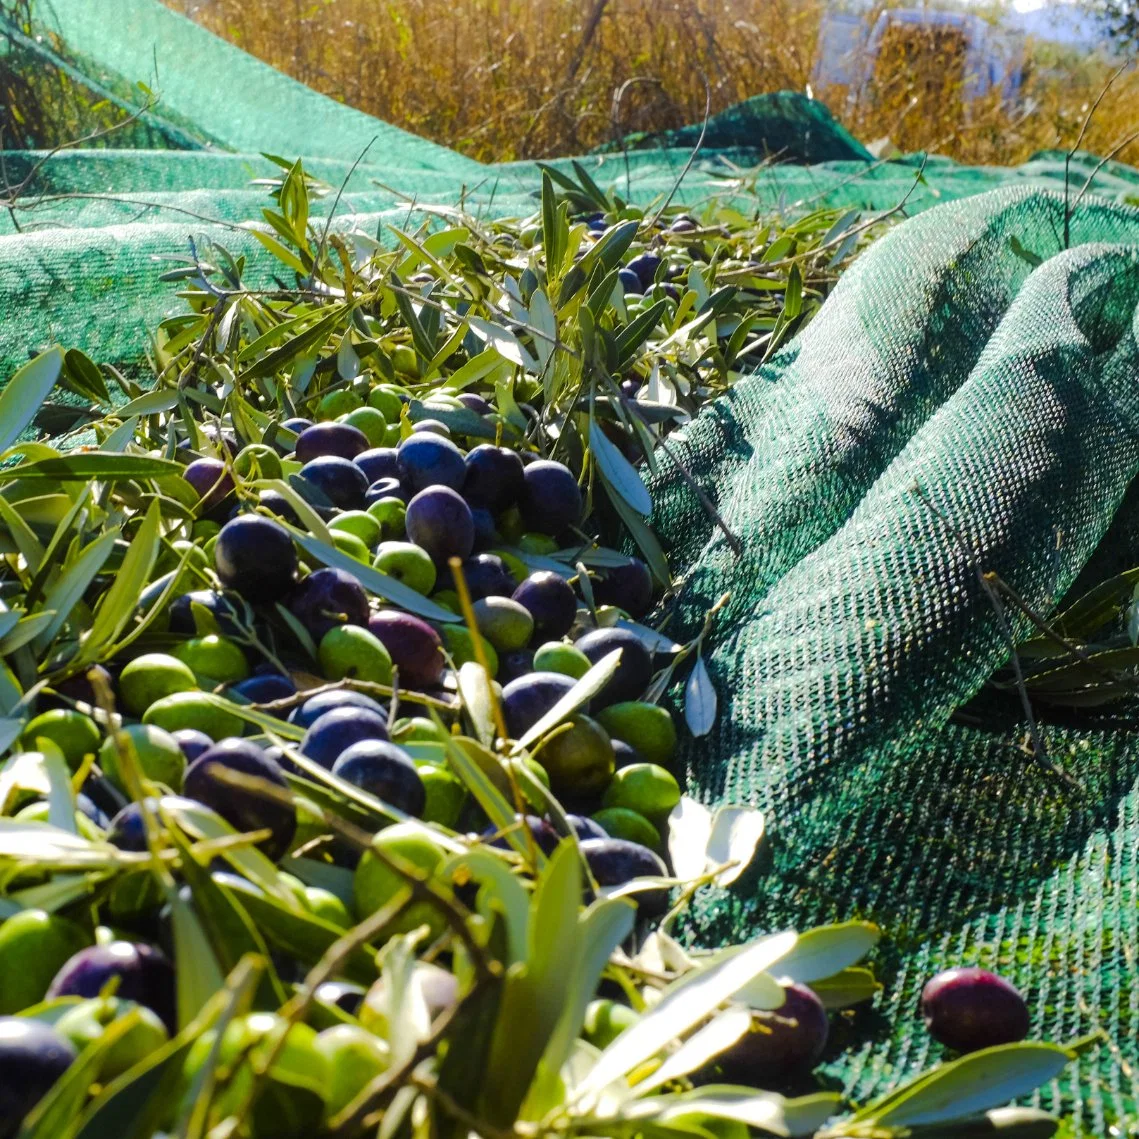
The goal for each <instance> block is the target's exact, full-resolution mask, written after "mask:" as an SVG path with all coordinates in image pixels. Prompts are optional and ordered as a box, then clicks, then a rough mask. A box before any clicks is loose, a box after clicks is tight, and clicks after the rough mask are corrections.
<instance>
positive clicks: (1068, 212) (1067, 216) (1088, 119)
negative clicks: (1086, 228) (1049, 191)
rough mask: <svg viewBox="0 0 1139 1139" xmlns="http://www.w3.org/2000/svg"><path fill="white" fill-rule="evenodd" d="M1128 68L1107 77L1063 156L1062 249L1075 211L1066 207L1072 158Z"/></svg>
mask: <svg viewBox="0 0 1139 1139" xmlns="http://www.w3.org/2000/svg"><path fill="white" fill-rule="evenodd" d="M1130 66H1131V61H1130V60H1128V61H1126V62H1125V63H1121V64H1120V65H1119V67H1118V68H1116V70H1115V71H1113V72H1112V73H1111V75H1110V76H1109V77H1108V80H1107V82H1106V83H1105V84H1104V85H1103V89H1102V90H1101V91H1100V93H1099V94H1098V95H1097V96H1096V97H1095V102H1093V103H1092V105H1091V106H1090V107H1089V108H1088V113H1087V114H1086V115H1085V116H1084V125H1083V126H1082V127H1080V133H1079V135H1078V136H1077V138H1076V141H1075V142H1074V143H1072V148H1071V150H1069V151H1068V152H1067V154H1065V155H1064V248H1065V249H1067V248H1068V247H1069V246H1070V244H1071V237H1072V210H1073V209H1075V206H1072V207H1069V205H1068V193H1069V182H1068V173H1069V171H1070V170H1071V168H1072V158H1073V157H1074V156H1075V153H1076V151H1077V150H1079V149H1080V143H1082V142H1083V141H1084V136H1085V135H1086V134H1087V133H1088V127H1090V126H1091V124H1092V118H1093V116H1094V115H1095V113H1096V111H1098V110H1099V105H1100V103H1102V102H1103V100H1104V98H1105V97H1106V96H1107V93H1108V91H1109V90H1111V85H1112V84H1113V83H1114V82H1115V81H1116V80H1117V79H1118V78H1119V77H1120V76H1121V75H1122V74H1123V73H1124V72H1125V71H1126V70H1127V69H1128V68H1129V67H1130ZM1076 201H1077V204H1078V203H1079V199H1078V198H1077V199H1076Z"/></svg>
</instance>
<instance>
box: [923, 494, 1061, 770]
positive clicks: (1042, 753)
mask: <svg viewBox="0 0 1139 1139" xmlns="http://www.w3.org/2000/svg"><path fill="white" fill-rule="evenodd" d="M914 492H915V494H916V495H917V497H918V500H919V501H920V502H922V503H923V504H924V505H925V506H926V507H927V509H928V510H929V511H930V512H931V513H932V514H933V515H934V516H935V517H936V518H937V519H938V520H939V521H940V522H941V524H942V525H943V526H944V527H945V529H946V530H947V531H948V532H949V534H950V536H951V537H952V538H953V539H954V541H955V542H956V543H957V545H958V547H959V548H960V550H961V552H962V553H963V554H964V555H965V560H966V562H967V563H968V565H969V568H970V569H972V570H973V572H974V573H975V574H976V575H977V581H978V583H979V584H980V586H981V589H982V590H984V593H985V596H986V597H987V598H988V599H989V601H990V603H991V604H992V606H993V610H994V612H995V613H996V615H997V621H998V623H999V625H1000V630H1001V634H1002V636H1003V637H1004V639H1005V641H1006V643H1007V644H1008V649H1009V658H1010V660H1011V661H1012V667H1013V672H1014V673H1015V676H1016V688H1017V692H1018V694H1019V695H1020V702H1021V707H1022V708H1023V710H1024V717H1025V723H1026V725H1027V728H1028V734H1029V737H1030V739H1031V740H1032V758H1033V759H1034V760H1035V761H1036V762H1037V763H1038V764H1039V765H1040V766H1041V767H1042V768H1043V769H1044V770H1045V771H1047V772H1049V774H1051V775H1056V776H1059V777H1060V778H1061V779H1063V780H1064V781H1065V782H1066V783H1070V784H1072V785H1073V786H1075V787H1077V788H1079V789H1080V790H1082V789H1083V788H1082V786H1081V784H1080V783H1079V781H1078V780H1076V779H1074V778H1073V777H1072V776H1071V775H1069V774H1068V773H1067V772H1066V771H1064V769H1063V768H1061V767H1059V766H1058V765H1057V764H1055V763H1053V762H1052V761H1051V760H1050V759H1049V758H1048V753H1047V751H1046V750H1045V747H1044V740H1043V739H1042V738H1041V735H1040V729H1039V727H1038V726H1037V723H1036V716H1035V714H1034V713H1033V710H1032V701H1031V700H1030V699H1029V696H1028V688H1027V687H1026V685H1025V683H1024V673H1023V671H1022V669H1021V667H1020V656H1019V654H1018V653H1017V651H1016V641H1015V639H1014V638H1013V635H1012V630H1011V629H1010V628H1009V624H1008V618H1007V617H1006V616H1005V611H1004V606H1003V605H1002V604H1001V599H1000V596H999V595H998V593H997V591H996V589H995V588H994V587H993V584H992V582H991V580H990V578H989V575H987V574H986V572H985V571H984V570H983V569H981V566H980V563H979V562H978V561H977V559H976V557H975V556H974V554H973V549H972V547H971V546H970V544H969V542H968V541H967V540H966V538H965V536H964V535H963V534H962V533H961V531H960V530H958V529H957V527H956V526H954V524H953V523H952V522H951V521H950V520H949V518H948V517H947V516H946V515H945V513H944V512H943V511H942V510H940V509H939V508H938V507H937V505H936V504H935V503H934V502H933V501H932V500H931V499H930V498H929V496H928V495H927V494H926V493H925V491H924V490H923V489H922V487H921V486H920V485H919V484H917V483H915V484H914Z"/></svg>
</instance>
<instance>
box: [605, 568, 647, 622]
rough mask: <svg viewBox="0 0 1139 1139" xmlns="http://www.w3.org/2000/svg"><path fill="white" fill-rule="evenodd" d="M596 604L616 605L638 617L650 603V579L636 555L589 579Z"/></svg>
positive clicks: (645, 611) (631, 615)
mask: <svg viewBox="0 0 1139 1139" xmlns="http://www.w3.org/2000/svg"><path fill="white" fill-rule="evenodd" d="M591 584H592V587H593V597H594V600H595V601H596V602H597V604H598V605H615V606H616V607H617V608H618V609H624V610H625V612H626V613H628V614H629V616H630V617H641V616H643V615H644V614H645V613H647V612H648V609H649V606H650V605H652V603H653V578H652V574H650V573H649V567H648V566H647V565H645V563H644V562H642V561H641V560H640V559H639V558H630V559H629V561H628V562H626V563H625V564H624V565H620V566H610V567H608V568H607V569H605V570H603V571H602V573H601V576H600V577H596V578H594V579H593V581H592V582H591Z"/></svg>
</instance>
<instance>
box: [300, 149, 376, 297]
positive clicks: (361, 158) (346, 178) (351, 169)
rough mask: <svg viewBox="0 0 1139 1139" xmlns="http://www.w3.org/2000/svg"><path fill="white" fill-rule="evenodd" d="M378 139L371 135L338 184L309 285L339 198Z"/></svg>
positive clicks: (318, 245) (317, 250)
mask: <svg viewBox="0 0 1139 1139" xmlns="http://www.w3.org/2000/svg"><path fill="white" fill-rule="evenodd" d="M378 137H379V136H378V135H373V136H372V138H371V140H370V141H369V143H368V145H367V146H365V147H364V149H363V150H362V151H360V154H359V155H358V157H357V158H356V161H355V162H353V163H352V165H351V167H349V170H348V173H347V174H345V175H344V179H343V181H341V183H340V188H339V189H338V190H337V191H336V197H335V198H333V200H332V208H331V209H330V210H329V211H328V216H327V217H326V218H325V219H324V229H323V230H321V234H320V241H318V242H317V244H316V253H315V254H314V255H313V259H312V274H311V275H310V277H309V282H310V284H315V282H316V271H317V267H318V266H319V265H320V259H321V257H322V256H323V254H324V244H325V242H326V241H327V240H328V231H329V229H330V227H331V226H332V218H333V215H334V214H335V213H336V210H337V207H339V205H340V198H341V196H342V195H343V193H344V190H345V188H346V187H347V185H348V183H349V182H350V181H351V179H352V175H353V174H355V173H356V168H357V167H358V166H359V165H360V163H361V162H363V161H364V158H365V156H366V155H367V153H368V151H369V150H371V149H372V143H374V142H375V141H376V139H377V138H378Z"/></svg>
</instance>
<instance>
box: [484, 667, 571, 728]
mask: <svg viewBox="0 0 1139 1139" xmlns="http://www.w3.org/2000/svg"><path fill="white" fill-rule="evenodd" d="M500 667H501V663H500ZM575 683H576V681H575V680H574V679H573V677H571V676H563V675H562V674H561V673H560V672H532V673H530V674H529V676H520V677H518V679H517V680H512V681H510V683H509V684H507V685H506V687H505V688H503V690H502V711H503V715H504V716H505V717H506V727H507V729H508V730H509V732H510V735H511V737H512V738H513V739H518V738H519V737H520V736H522V734H523V733H524V732H525V731H526V730H527V729H528V728H530V727H532V726H533V725H534V724H536V723H537V722H538V721H539V720H540V719H541V718H542V717H543V716H544V715H545V714H546V713H547V712H548V711H549V710H550V709H551V708H552V707H553V706H554V705H555V704H556V703H557V702H558V701H559V700H560V699H561V698H562V697H563V696H564V695H565V694H566V693H567V692H569V690H570V689H571V688H573V686H574V684H575Z"/></svg>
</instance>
